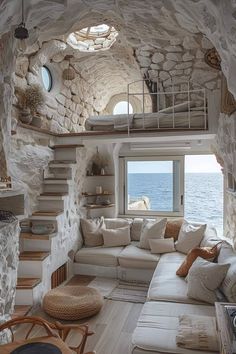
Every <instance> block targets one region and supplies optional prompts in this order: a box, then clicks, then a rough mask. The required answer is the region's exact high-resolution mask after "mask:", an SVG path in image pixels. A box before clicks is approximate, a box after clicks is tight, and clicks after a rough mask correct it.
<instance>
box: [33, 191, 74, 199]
mask: <svg viewBox="0 0 236 354" xmlns="http://www.w3.org/2000/svg"><path fill="white" fill-rule="evenodd" d="M67 196H68V193H67V192H44V193H41V194H40V196H39V198H41V197H58V198H61V197H67Z"/></svg>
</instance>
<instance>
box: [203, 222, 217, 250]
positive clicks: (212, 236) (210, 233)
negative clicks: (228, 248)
mask: <svg viewBox="0 0 236 354" xmlns="http://www.w3.org/2000/svg"><path fill="white" fill-rule="evenodd" d="M220 241H221V239H220V238H219V237H218V235H217V231H216V229H215V228H214V227H209V226H208V225H207V227H206V230H205V232H204V236H203V239H202V241H201V243H200V247H213V246H215V245H216V244H217V243H218V242H220Z"/></svg>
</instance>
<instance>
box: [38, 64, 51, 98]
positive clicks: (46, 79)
mask: <svg viewBox="0 0 236 354" xmlns="http://www.w3.org/2000/svg"><path fill="white" fill-rule="evenodd" d="M41 77H42V83H43V87H44V89H45V90H46V91H48V92H50V91H51V89H52V84H53V81H52V73H51V71H50V70H49V68H48V67H47V66H45V65H44V66H42V68H41Z"/></svg>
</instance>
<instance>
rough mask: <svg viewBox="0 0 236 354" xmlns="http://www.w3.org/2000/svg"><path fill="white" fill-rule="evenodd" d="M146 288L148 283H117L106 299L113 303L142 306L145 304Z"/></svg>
mask: <svg viewBox="0 0 236 354" xmlns="http://www.w3.org/2000/svg"><path fill="white" fill-rule="evenodd" d="M148 288H149V284H148V283H136V282H127V281H119V283H118V285H117V286H116V287H115V288H114V289H113V290H112V292H111V293H110V294H109V295H108V296H106V298H107V299H110V300H114V301H127V302H133V303H141V304H144V303H145V302H146V298H147V292H148Z"/></svg>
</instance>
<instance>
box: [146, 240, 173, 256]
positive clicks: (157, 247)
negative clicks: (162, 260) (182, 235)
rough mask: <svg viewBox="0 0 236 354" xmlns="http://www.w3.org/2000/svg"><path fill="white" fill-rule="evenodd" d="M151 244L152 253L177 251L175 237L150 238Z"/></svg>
mask: <svg viewBox="0 0 236 354" xmlns="http://www.w3.org/2000/svg"><path fill="white" fill-rule="evenodd" d="M149 245H150V247H151V253H168V252H175V243H174V239H173V238H168V239H160V240H155V239H150V240H149Z"/></svg>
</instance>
